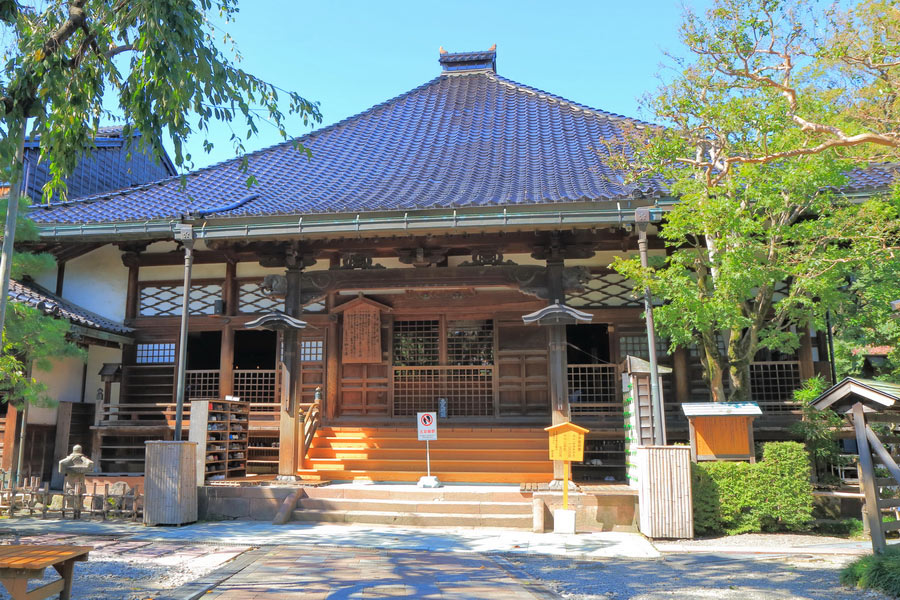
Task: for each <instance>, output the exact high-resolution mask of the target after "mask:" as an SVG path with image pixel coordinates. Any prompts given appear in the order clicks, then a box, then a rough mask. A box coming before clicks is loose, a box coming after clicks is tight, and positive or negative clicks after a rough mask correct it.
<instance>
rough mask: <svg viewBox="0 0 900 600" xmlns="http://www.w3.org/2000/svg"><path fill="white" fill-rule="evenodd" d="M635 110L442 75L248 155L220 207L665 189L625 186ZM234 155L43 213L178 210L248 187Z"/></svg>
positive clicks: (95, 215) (538, 199)
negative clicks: (609, 157) (621, 111)
mask: <svg viewBox="0 0 900 600" xmlns="http://www.w3.org/2000/svg"><path fill="white" fill-rule="evenodd" d="M625 120H628V121H630V122H631V123H633V124H637V125H646V124H644V123H641V122H639V121H635V120H633V119H626V118H625V117H622V116H619V115H615V114H612V113H607V112H603V111H599V110H594V109H591V108H588V107H586V106H583V105H579V104H576V103H573V102H570V101H567V100H565V99H563V98H560V97H558V96H554V95H552V94H548V93H547V92H543V91H541V90H538V89H535V88H531V87H528V86H524V85H521V84H518V83H515V82H513V81H510V80H508V79H505V78H503V77H500V76H498V75H496V74H495V73H493V72H492V71H484V70H481V71H472V72H467V73H459V74H443V75H441V76H440V77H438V78H436V79H434V80H432V81H430V82H428V83H426V84H424V85H422V86H420V87H417V88H415V89H413V90H411V91H409V92H407V93H405V94H402V95H400V96H398V97H396V98H393V99H392V100H389V101H387V102H384V103H382V104H379V105H376V106H374V107H372V108H370V109H369V110H367V111H365V112H363V113H360V114H358V115H356V116H353V117H350V118H348V119H346V120H344V121H341V122H339V123H336V124H334V125H331V126H329V127H325V128H323V129H320V130H318V131H315V132H313V133H311V134H309V135H306V136H303V137H301V138H299V139H298V141H299V142H302V143H303V144H304V145H305V146H306V147H307V148H309V149H310V150H311V152H312V156H311V158H309V159H308V158H307V157H306V155H305V154H304V153H302V152H300V151H298V150H297V149H295V148H294V144H293V142H285V143H282V144H278V145H276V146H272V147H270V148H266V149H264V150H261V151H258V152H254V153H252V154H249V155H248V156H247V158H248V162H249V173H252V174H253V175H255V176H256V177H257V179H258V183H257V184H256V185H255V186H254V187H253V188H252V190H251V191H252V193H253V194H255V195H256V197H255V198H253V199H252V200H250V201H248V202H245V203H244V204H242V205H241V206H240V207H238V208H234V209H233V210H229V211H225V212H216V213H215V216H216V217H242V216H271V215H304V214H322V213H357V212H371V211H388V210H415V209H429V208H456V207H477V206H498V205H536V204H548V203H560V202H577V201H615V200H618V199H622V198H628V197H631V196H632V195H637V196H641V195H646V196H660V195H664V193H665V188H664V186H663V185H662V182H661V180H656V181H653V182H650V183H648V184H646V185H644V186H642V187H640V188H635V187H633V186H626V185H623V184H622V178H621V174H620V173H617V172H616V171H615V170H613V169H612V168H610V166H609V165H608V164H606V163H605V162H604V160H603V155H604V153H605V149H604V148H603V145H602V142H603V141H604V140H614V139H616V138H618V137H620V136H621V131H622V129H621V125H622V122H623V121H625ZM246 178H247V173H243V172H241V170H240V161H239V160H237V159H234V160H229V161H226V162H223V163H219V164H216V165H213V166H210V167H207V168H204V169H200V170H197V171H195V172H193V173H190V174H188V175H187V177H186V181H187V186H186V188H184V189H183V188H182V187H181V180H180V178H178V177H173V178H168V179H164V180H161V181H158V182H155V183H150V184H146V185H142V186H138V187H135V188H131V189H125V190H121V191H118V192H113V193H107V194H99V195H96V196H91V197H87V198H83V199H80V200H75V201H72V202H67V203H57V204H52V205H50V206H48V207H41V208H37V209H35V211H34V212H33V214H32V217H33V218H34V219H35V220H36V221H37V222H39V223H43V224H50V223H98V222H134V221H145V220H151V219H171V218H179V217H180V216H182V215H184V214H188V213H192V212H198V211H204V210H210V209H215V208H216V207H222V206H226V205H229V204H232V203H234V202H235V201H237V200H240V199H241V198H244V197H246V196H247V194H248V190H247V186H246V183H245V182H246Z"/></svg>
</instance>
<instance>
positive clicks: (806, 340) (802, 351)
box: [797, 326, 816, 381]
mask: <svg viewBox="0 0 900 600" xmlns="http://www.w3.org/2000/svg"><path fill="white" fill-rule="evenodd" d="M797 358H798V359H799V361H800V381H806V380H807V379H809V378H810V377H814V376H815V374H816V366H815V364H813V354H812V336H810V335H809V327H808V326H804V327H803V332H802V333H801V334H800V348H799V349H798V350H797Z"/></svg>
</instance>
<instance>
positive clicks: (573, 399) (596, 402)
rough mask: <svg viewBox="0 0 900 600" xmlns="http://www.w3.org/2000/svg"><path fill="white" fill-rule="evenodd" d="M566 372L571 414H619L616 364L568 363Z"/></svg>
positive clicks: (620, 406)
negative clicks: (567, 374)
mask: <svg viewBox="0 0 900 600" xmlns="http://www.w3.org/2000/svg"><path fill="white" fill-rule="evenodd" d="M568 373H569V406H570V407H571V411H572V414H582V415H584V414H604V413H617V414H621V412H622V402H621V401H619V399H618V397H617V395H616V386H617V385H618V384H619V381H618V369H617V368H616V365H569V367H568Z"/></svg>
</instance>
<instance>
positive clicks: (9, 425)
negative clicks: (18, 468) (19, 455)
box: [0, 403, 19, 473]
mask: <svg viewBox="0 0 900 600" xmlns="http://www.w3.org/2000/svg"><path fill="white" fill-rule="evenodd" d="M6 406H7V408H6V425H5V428H4V430H3V456H2V458H0V468H2V469H3V470H4V471H6V472H7V473H9V472H11V471H12V468H13V465H14V464H15V457H16V440H17V439H18V438H17V437H16V433H17V429H18V427H17V424H18V422H19V418H18V417H19V411H17V410H16V407H15V406H13V405H12V404H9V403H7V405H6Z"/></svg>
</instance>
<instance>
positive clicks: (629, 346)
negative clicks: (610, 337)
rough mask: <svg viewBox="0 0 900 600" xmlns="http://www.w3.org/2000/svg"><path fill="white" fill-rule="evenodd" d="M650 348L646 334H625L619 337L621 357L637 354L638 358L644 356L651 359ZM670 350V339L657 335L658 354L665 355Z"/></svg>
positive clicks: (658, 355) (645, 358)
mask: <svg viewBox="0 0 900 600" xmlns="http://www.w3.org/2000/svg"><path fill="white" fill-rule="evenodd" d="M648 348H649V345H648V344H647V336H646V335H623V336H622V337H620V338H619V356H620V357H621V358H625V357H626V356H636V357H638V358H643V359H644V360H650V352H649V351H648V350H647V349H648ZM668 350H669V343H668V341H667V340H665V339H663V338H660V337H657V338H656V356H657V357H661V356H665V355H666V353H667V352H668Z"/></svg>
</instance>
